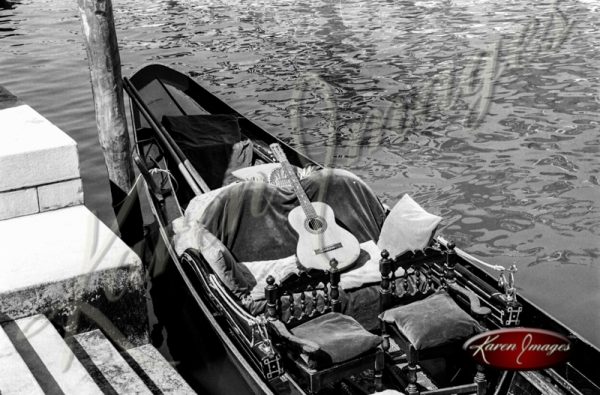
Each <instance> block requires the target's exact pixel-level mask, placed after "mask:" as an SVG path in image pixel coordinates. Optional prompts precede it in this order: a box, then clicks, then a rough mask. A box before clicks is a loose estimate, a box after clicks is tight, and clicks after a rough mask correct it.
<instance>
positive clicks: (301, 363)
mask: <svg viewBox="0 0 600 395" xmlns="http://www.w3.org/2000/svg"><path fill="white" fill-rule="evenodd" d="M339 281H340V273H339V271H338V270H337V262H336V261H335V259H332V262H331V268H330V270H329V271H327V272H322V271H313V272H312V273H303V274H302V275H301V276H299V277H298V278H296V279H294V280H292V281H283V282H282V283H280V284H277V283H276V282H275V278H273V277H272V276H269V277H268V278H267V286H266V287H265V299H266V301H267V308H266V312H265V316H266V318H267V320H268V322H269V324H270V325H269V327H270V328H271V332H272V334H273V338H274V339H275V342H276V343H279V344H280V345H281V349H284V350H287V355H285V358H284V363H285V364H286V366H287V369H289V370H290V371H292V372H294V373H295V374H296V376H298V377H300V378H301V382H302V383H303V385H304V386H305V387H306V388H307V389H308V391H309V392H310V393H316V392H319V390H321V389H322V388H323V387H324V386H327V385H332V384H335V383H337V382H339V381H340V380H341V379H343V378H347V377H348V376H350V375H352V374H356V373H360V372H363V371H365V370H367V369H374V370H375V386H376V387H377V388H381V386H382V380H381V379H382V370H383V359H384V358H383V356H384V354H383V350H382V349H381V347H379V345H380V344H381V343H382V338H381V337H380V336H377V335H374V334H372V333H370V332H368V331H367V330H366V329H364V328H363V327H362V325H360V323H358V321H356V320H355V319H354V318H352V317H349V316H347V315H344V314H341V313H340V309H341V304H340V301H339V290H338V286H339ZM296 294H300V297H299V298H296V297H295V295H296ZM307 296H308V297H307ZM309 297H310V300H309Z"/></svg>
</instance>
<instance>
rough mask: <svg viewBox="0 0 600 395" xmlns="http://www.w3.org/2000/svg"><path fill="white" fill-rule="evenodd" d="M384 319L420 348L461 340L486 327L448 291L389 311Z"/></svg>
mask: <svg viewBox="0 0 600 395" xmlns="http://www.w3.org/2000/svg"><path fill="white" fill-rule="evenodd" d="M380 318H381V319H382V320H383V321H385V322H390V323H395V324H396V327H397V328H398V330H399V331H400V333H402V334H403V335H404V337H406V338H407V339H408V340H409V341H410V343H411V344H412V345H413V347H414V348H415V349H417V350H422V349H426V348H431V347H435V346H438V345H442V344H446V343H450V342H452V341H459V340H461V339H465V338H468V337H470V336H472V335H474V334H476V333H479V332H481V331H482V330H483V328H482V327H481V325H479V323H478V322H477V321H476V320H474V319H473V318H472V317H471V316H470V315H469V314H467V313H466V312H464V311H463V310H462V309H461V308H460V307H459V306H458V305H457V304H456V302H455V301H454V300H452V297H451V296H450V295H448V293H447V292H446V291H439V292H436V293H435V294H433V295H431V296H429V297H427V298H425V299H423V300H419V301H417V302H413V303H410V304H407V305H405V306H399V307H395V308H393V309H390V310H387V311H385V312H384V313H383V314H381V315H380Z"/></svg>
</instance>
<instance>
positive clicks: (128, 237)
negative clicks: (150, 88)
mask: <svg viewBox="0 0 600 395" xmlns="http://www.w3.org/2000/svg"><path fill="white" fill-rule="evenodd" d="M78 5H79V13H80V15H81V24H82V27H83V36H84V40H85V46H86V50H87V56H88V62H89V67H90V75H91V82H92V94H93V97H94V106H95V109H96V124H97V127H98V137H99V140H100V146H101V147H102V152H103V154H104V160H105V162H106V167H107V168H108V178H109V181H110V189H111V194H112V199H113V203H112V205H113V209H114V210H115V214H116V216H117V224H118V226H119V230H120V233H121V238H122V239H123V240H124V241H125V242H126V243H127V244H128V245H129V246H131V247H133V246H134V245H135V244H137V243H138V242H139V241H141V240H142V239H143V227H142V226H143V225H142V216H141V209H140V205H139V199H138V196H137V191H136V189H135V188H133V190H132V187H133V184H134V182H135V173H134V171H133V167H132V166H133V162H132V158H131V144H130V141H129V134H128V132H127V118H126V116H125V105H124V102H123V81H122V78H121V58H120V56H119V47H118V44H117V33H116V31H115V23H114V19H113V10H112V1H111V0H78ZM130 190H131V191H132V193H131V194H128V193H129V192H130ZM138 252H139V251H138Z"/></svg>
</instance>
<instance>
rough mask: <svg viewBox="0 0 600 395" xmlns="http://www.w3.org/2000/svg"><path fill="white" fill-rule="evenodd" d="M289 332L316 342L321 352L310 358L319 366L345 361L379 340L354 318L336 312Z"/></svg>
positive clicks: (376, 343)
mask: <svg viewBox="0 0 600 395" xmlns="http://www.w3.org/2000/svg"><path fill="white" fill-rule="evenodd" d="M290 332H292V334H293V335H295V336H297V337H299V338H302V339H306V340H309V341H312V342H314V343H316V344H318V345H319V347H320V348H321V351H323V353H324V354H325V355H322V356H318V357H317V360H313V361H311V362H313V363H314V364H317V365H319V366H318V367H319V368H322V367H324V366H325V365H330V364H336V363H340V362H344V361H348V360H350V359H352V358H355V357H357V356H359V355H361V354H364V353H365V352H367V351H369V350H372V349H374V348H375V347H377V346H378V345H379V344H380V343H381V337H379V336H376V335H373V334H372V333H370V332H368V331H367V330H365V329H364V328H363V327H362V326H361V325H360V324H359V323H358V322H357V321H356V320H355V319H354V318H352V317H349V316H347V315H344V314H340V313H327V314H324V315H322V316H319V317H317V318H315V319H312V320H310V321H307V322H305V323H303V324H301V325H299V326H297V327H295V328H293V329H292V330H291V331H290ZM309 357H310V356H309ZM323 357H325V358H323Z"/></svg>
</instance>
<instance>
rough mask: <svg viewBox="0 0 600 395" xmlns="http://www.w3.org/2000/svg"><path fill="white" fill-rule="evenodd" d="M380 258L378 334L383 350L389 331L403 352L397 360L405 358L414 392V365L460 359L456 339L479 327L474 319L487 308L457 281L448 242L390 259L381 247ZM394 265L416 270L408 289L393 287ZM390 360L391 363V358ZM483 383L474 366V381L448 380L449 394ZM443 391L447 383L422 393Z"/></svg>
mask: <svg viewBox="0 0 600 395" xmlns="http://www.w3.org/2000/svg"><path fill="white" fill-rule="evenodd" d="M381 257H382V258H381V261H380V270H381V276H382V282H381V294H380V298H381V299H380V309H381V314H380V316H379V318H380V320H381V331H382V335H383V336H384V344H383V349H384V350H385V351H386V352H387V350H388V349H389V339H388V336H391V337H392V339H393V340H394V341H395V343H396V344H397V345H398V346H399V348H400V350H401V352H403V353H404V355H403V356H402V358H403V360H405V361H406V362H408V365H407V368H406V369H407V375H408V386H407V388H406V392H407V394H408V395H418V394H419V393H420V389H419V386H418V384H417V370H418V366H419V365H422V363H423V362H424V361H427V360H431V359H436V358H446V357H449V358H453V359H455V360H456V359H460V358H461V356H462V353H461V351H460V350H461V346H462V344H463V343H464V342H465V341H466V340H467V339H468V338H470V337H471V336H474V335H475V334H477V333H480V332H482V331H483V330H485V328H484V327H483V326H482V325H481V324H480V322H479V321H478V319H479V320H481V321H483V319H484V317H485V316H486V315H488V314H490V309H489V308H487V307H481V306H480V305H479V299H478V297H477V296H476V295H475V294H474V293H473V292H472V291H470V290H468V289H466V288H464V287H462V286H461V285H460V284H459V283H458V281H457V279H456V274H455V272H454V264H455V259H456V255H455V253H454V250H453V245H452V247H451V248H448V249H446V250H444V251H440V250H436V249H433V248H428V249H425V250H424V251H423V252H418V253H412V252H407V253H404V254H402V255H400V256H397V257H396V258H394V259H391V258H390V256H389V253H388V251H386V250H384V251H382V253H381ZM444 260H445V261H446V262H444ZM399 267H402V268H403V269H404V272H405V273H408V272H411V271H413V272H417V273H419V274H420V276H419V277H417V278H418V283H417V284H415V285H414V286H413V287H412V290H413V292H411V293H408V292H404V291H405V290H401V291H402V292H400V293H398V292H397V291H398V289H397V287H396V286H395V285H394V284H395V281H394V280H395V278H394V277H395V276H394V273H395V271H396V270H397V269H398V268H399ZM434 272H436V274H435V275H434ZM459 298H461V299H460V300H461V303H465V301H467V302H466V304H467V305H469V306H470V308H471V313H472V314H473V316H472V315H469V314H468V313H467V312H465V311H464V310H463V309H462V308H461V307H460V306H459V304H458V303H457V300H459ZM476 318H478V319H476ZM396 354H397V353H396ZM391 359H392V360H394V361H395V362H397V358H396V357H394V356H392V358H391ZM485 384H486V379H485V375H484V373H483V368H482V367H481V366H477V373H476V375H475V380H474V381H473V382H470V383H468V384H460V385H453V387H452V393H477V394H483V393H484V389H485ZM447 393H449V392H448V388H439V389H438V390H434V391H428V392H427V394H430V395H434V394H447Z"/></svg>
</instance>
